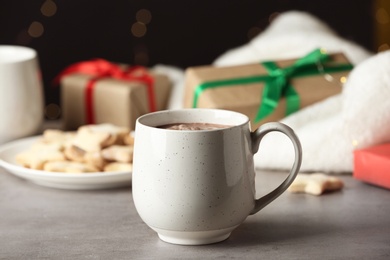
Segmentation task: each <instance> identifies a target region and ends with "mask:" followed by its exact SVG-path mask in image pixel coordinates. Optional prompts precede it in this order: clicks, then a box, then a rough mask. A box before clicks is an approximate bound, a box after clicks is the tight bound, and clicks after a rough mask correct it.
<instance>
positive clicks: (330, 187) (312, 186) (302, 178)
mask: <svg viewBox="0 0 390 260" xmlns="http://www.w3.org/2000/svg"><path fill="white" fill-rule="evenodd" d="M343 187H344V183H343V181H342V180H341V179H339V178H337V177H335V176H330V175H327V174H324V173H311V174H304V173H299V174H298V175H297V177H296V178H295V180H294V182H293V183H292V184H291V185H290V187H289V188H288V191H290V192H293V193H308V194H312V195H317V196H318V195H321V194H323V193H325V192H330V191H336V190H341V189H342V188H343Z"/></svg>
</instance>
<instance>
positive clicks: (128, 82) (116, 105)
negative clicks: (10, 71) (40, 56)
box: [55, 59, 172, 130]
mask: <svg viewBox="0 0 390 260" xmlns="http://www.w3.org/2000/svg"><path fill="white" fill-rule="evenodd" d="M55 82H56V83H61V109H62V120H63V123H64V129H66V130H75V129H77V128H78V127H79V126H81V125H86V124H102V123H111V124H114V125H117V126H124V127H128V128H130V129H134V127H135V121H136V119H137V118H138V117H139V116H141V115H143V114H146V113H149V112H154V111H157V110H163V109H166V106H167V103H168V99H169V96H170V91H171V88H172V82H171V81H170V80H169V78H168V77H167V76H166V75H162V74H157V73H153V72H152V71H149V70H148V69H146V68H144V67H141V66H127V65H117V64H113V63H111V62H108V61H106V60H102V59H97V60H92V61H82V62H79V63H76V64H72V65H70V66H69V67H68V68H66V69H65V70H63V71H62V72H61V73H60V75H59V76H58V77H57V78H56V79H55Z"/></svg>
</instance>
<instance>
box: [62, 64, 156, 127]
mask: <svg viewBox="0 0 390 260" xmlns="http://www.w3.org/2000/svg"><path fill="white" fill-rule="evenodd" d="M73 73H82V74H87V75H91V76H93V78H91V79H90V80H89V81H88V83H87V86H86V89H85V110H86V121H87V123H88V124H94V123H95V115H94V109H93V107H94V104H93V101H94V100H93V89H94V87H95V83H96V81H98V80H99V79H102V78H115V79H119V80H125V81H137V82H141V83H144V84H145V85H146V88H147V93H148V101H149V110H150V112H154V111H156V100H155V96H154V78H153V77H152V76H151V75H150V74H148V72H147V70H146V68H144V67H142V66H132V67H128V68H126V69H122V68H120V67H119V66H118V65H116V64H113V63H110V62H108V61H106V60H103V59H95V60H91V61H83V62H79V63H75V64H73V65H71V66H69V67H67V68H66V69H64V70H63V71H62V72H61V73H60V74H59V75H58V76H57V77H56V78H55V79H54V82H55V83H57V84H58V83H59V82H60V80H61V78H62V77H64V76H67V75H69V74H73Z"/></svg>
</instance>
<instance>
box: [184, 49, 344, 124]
mask: <svg viewBox="0 0 390 260" xmlns="http://www.w3.org/2000/svg"><path fill="white" fill-rule="evenodd" d="M331 60H332V62H336V63H343V64H345V63H349V61H348V60H347V58H346V57H345V56H344V55H343V54H340V53H337V54H333V55H331ZM295 61H296V60H295V59H291V60H280V61H275V62H276V64H277V65H278V66H279V67H280V68H284V67H287V66H290V65H292V64H293V63H294V62H295ZM267 74H268V73H267V71H266V69H265V68H264V67H263V66H262V65H261V64H260V63H254V64H246V65H238V66H228V67H213V66H200V67H190V68H188V69H187V70H186V73H185V95H184V107H187V108H189V107H192V102H193V98H194V92H195V89H196V87H197V86H198V85H199V84H201V83H204V82H209V81H214V80H220V79H234V78H240V77H248V76H254V75H267ZM348 74H349V71H342V72H337V73H332V74H327V75H324V74H318V75H313V76H307V77H300V78H292V79H291V80H290V82H291V84H292V85H293V86H294V89H295V90H296V92H297V93H298V94H299V96H300V108H304V107H306V106H309V105H311V104H313V103H316V102H318V101H321V100H323V99H325V98H328V97H330V96H333V95H336V94H338V93H340V92H341V90H342V79H343V78H345V77H346V76H347V75H348ZM263 89H264V82H259V83H255V84H247V85H244V84H243V85H235V86H226V87H219V88H214V89H206V90H205V91H204V92H202V93H201V94H200V96H199V99H198V105H197V107H198V108H219V109H228V110H233V111H237V112H241V113H243V114H246V115H247V116H248V117H249V118H250V119H251V124H252V129H256V128H257V127H259V126H260V125H261V124H263V123H266V122H270V121H279V120H280V119H282V118H284V117H285V116H286V114H285V110H286V102H285V99H284V98H282V99H281V100H280V101H279V105H278V107H277V108H276V109H275V110H274V111H273V113H272V114H270V115H269V116H267V117H266V118H265V119H263V120H261V121H259V122H257V123H255V122H254V118H255V116H256V114H257V111H258V109H259V106H260V102H261V97H262V92H263Z"/></svg>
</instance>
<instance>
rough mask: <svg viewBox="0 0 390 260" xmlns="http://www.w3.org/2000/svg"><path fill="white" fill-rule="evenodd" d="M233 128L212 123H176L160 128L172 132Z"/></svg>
mask: <svg viewBox="0 0 390 260" xmlns="http://www.w3.org/2000/svg"><path fill="white" fill-rule="evenodd" d="M228 127H231V126H230V125H219V124H211V123H176V124H168V125H161V126H158V128H163V129H171V130H214V129H222V128H228Z"/></svg>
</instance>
